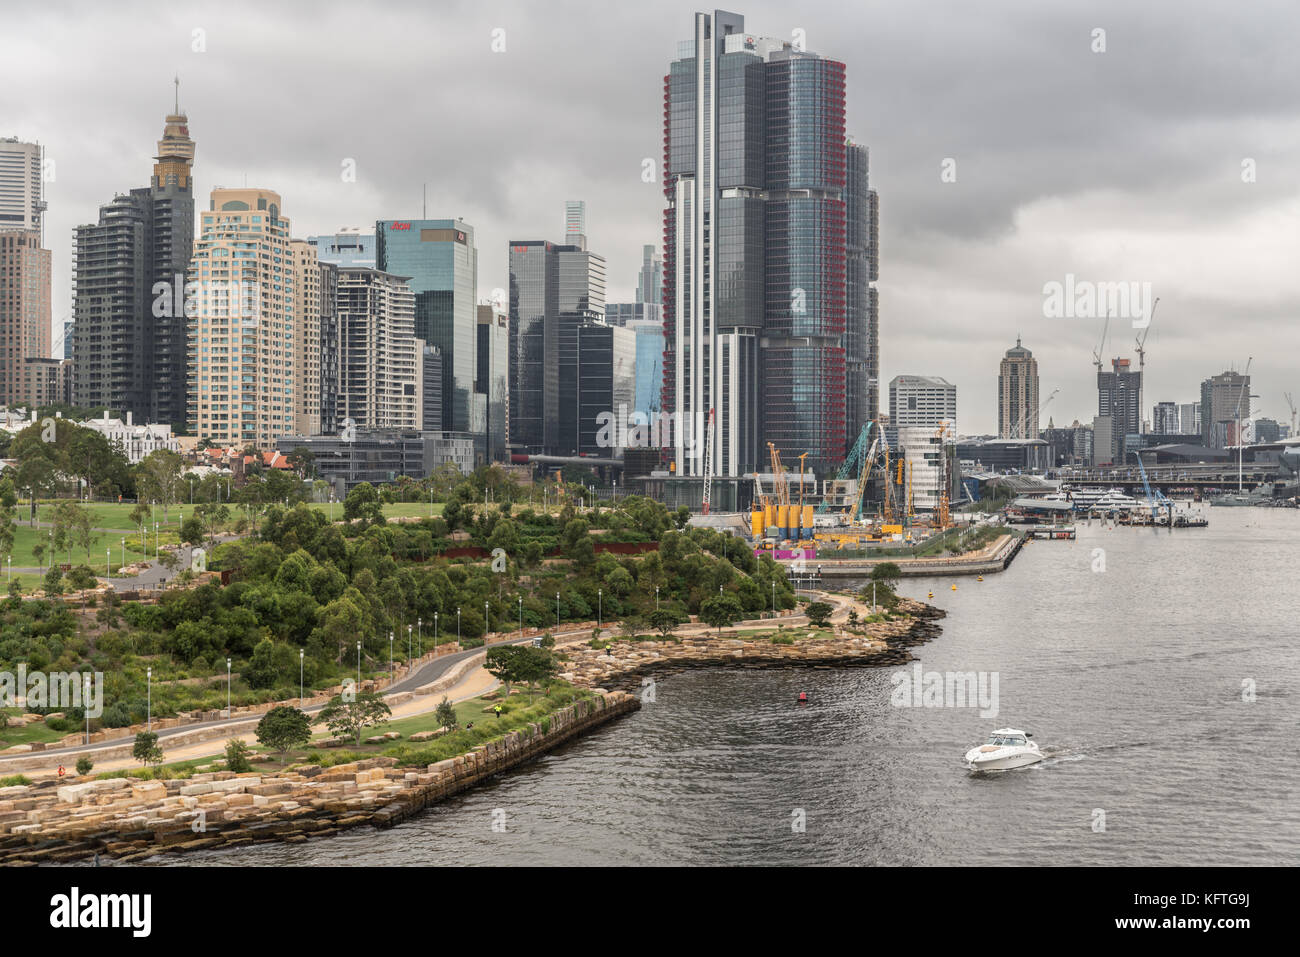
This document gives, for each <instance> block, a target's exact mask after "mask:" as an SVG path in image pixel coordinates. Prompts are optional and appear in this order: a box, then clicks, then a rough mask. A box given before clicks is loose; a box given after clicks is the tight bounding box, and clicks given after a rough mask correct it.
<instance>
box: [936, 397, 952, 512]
mask: <svg viewBox="0 0 1300 957" xmlns="http://www.w3.org/2000/svg"><path fill="white" fill-rule="evenodd" d="M947 431H948V423H947V422H940V423H939V431H938V432H936V433H934V436H935V438H937V439H938V440H939V509H938V513H937V517H938V528H939V531H941V532H942V531H943V530H944V529H945V528H947V527H948V482H949V479H948V453H947V452H945V451H944V448H943V436H944V433H945V432H947Z"/></svg>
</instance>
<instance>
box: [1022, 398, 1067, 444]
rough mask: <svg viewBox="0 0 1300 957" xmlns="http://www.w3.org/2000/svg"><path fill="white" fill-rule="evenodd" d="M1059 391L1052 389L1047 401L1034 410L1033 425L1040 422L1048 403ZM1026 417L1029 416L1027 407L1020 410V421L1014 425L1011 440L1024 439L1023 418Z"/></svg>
mask: <svg viewBox="0 0 1300 957" xmlns="http://www.w3.org/2000/svg"><path fill="white" fill-rule="evenodd" d="M1060 391H1061V390H1060V389H1053V390H1052V394H1051V395H1049V396H1048V397H1047V399H1046V400H1045V401H1044V402H1043V403H1042V405H1040V406H1039V407H1038V408H1036V409H1034V422H1035V423H1038V422H1039V421H1041V420H1042V417H1043V416H1042V412H1043V410H1044V409H1045V408H1047V405H1048V403H1049V402H1051V401H1052V400H1053V399H1055V398H1056V393H1058V392H1060ZM1027 415H1029V408H1028V406H1026V407H1025V408H1023V409H1021V410H1020V420H1019V421H1018V422H1017V423H1016V434H1015V435H1013V436H1012V438H1013V439H1023V438H1024V437H1025V417H1026V416H1027Z"/></svg>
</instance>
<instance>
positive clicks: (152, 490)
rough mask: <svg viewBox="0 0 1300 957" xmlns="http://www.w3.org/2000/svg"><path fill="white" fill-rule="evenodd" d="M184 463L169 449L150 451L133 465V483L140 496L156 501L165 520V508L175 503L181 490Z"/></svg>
mask: <svg viewBox="0 0 1300 957" xmlns="http://www.w3.org/2000/svg"><path fill="white" fill-rule="evenodd" d="M184 466H185V463H184V461H183V460H182V459H181V457H180V456H179V455H177V454H176V453H175V452H173V451H171V450H170V449H158V450H156V451H154V452H150V453H149V454H148V455H147V456H145V457H144V459H143V460H142V461H141V462H140V464H139V465H137V466H136V467H135V484H136V488H137V489H138V490H139V494H140V498H141V499H142V500H148V501H153V502H157V503H158V504H159V505H161V506H162V509H163V521H164V522H165V521H167V509H168V508H169V507H170V506H172V505H174V504H176V502H177V501H178V499H179V496H180V491H181V484H182V483H181V472H182V470H183V469H184Z"/></svg>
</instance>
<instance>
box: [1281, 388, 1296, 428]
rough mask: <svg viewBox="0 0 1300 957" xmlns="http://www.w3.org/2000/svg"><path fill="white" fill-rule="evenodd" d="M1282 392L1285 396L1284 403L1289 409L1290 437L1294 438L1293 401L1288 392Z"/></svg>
mask: <svg viewBox="0 0 1300 957" xmlns="http://www.w3.org/2000/svg"><path fill="white" fill-rule="evenodd" d="M1282 394H1283V395H1284V396H1286V404H1287V405H1288V406H1289V407H1290V409H1291V438H1293V439H1294V438H1295V402H1294V401H1293V400H1292V398H1291V393H1290V392H1284V393H1282Z"/></svg>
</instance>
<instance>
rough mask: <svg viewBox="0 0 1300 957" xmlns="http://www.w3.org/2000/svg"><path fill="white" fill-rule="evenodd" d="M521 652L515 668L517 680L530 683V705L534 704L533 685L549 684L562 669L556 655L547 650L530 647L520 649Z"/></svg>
mask: <svg viewBox="0 0 1300 957" xmlns="http://www.w3.org/2000/svg"><path fill="white" fill-rule="evenodd" d="M519 651H520V654H519V656H518V657H517V658H516V660H515V667H514V670H515V675H516V680H518V681H526V682H527V683H528V703H529V704H532V703H533V685H534V684H535V683H536V682H539V681H547V682H549V681H550V679H552V678H554V677H555V674H556V672H558V671H559V670H560V669H559V665H558V663H557V662H556V660H555V655H554V654H552V653H551V652H550V651H549V650H547V649H546V648H534V647H532V646H531V645H529V646H525V647H522V648H520V649H519Z"/></svg>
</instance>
